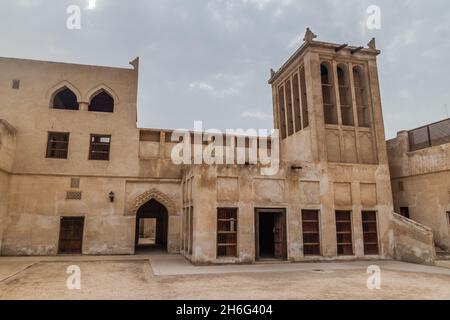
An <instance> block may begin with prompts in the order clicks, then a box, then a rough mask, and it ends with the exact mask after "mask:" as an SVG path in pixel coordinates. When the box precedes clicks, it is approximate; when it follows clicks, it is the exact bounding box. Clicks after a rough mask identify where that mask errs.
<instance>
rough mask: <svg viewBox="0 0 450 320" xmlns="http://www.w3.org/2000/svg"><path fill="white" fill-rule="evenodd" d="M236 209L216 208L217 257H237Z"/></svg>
mask: <svg viewBox="0 0 450 320" xmlns="http://www.w3.org/2000/svg"><path fill="white" fill-rule="evenodd" d="M237 228H238V220H237V209H236V208H218V209H217V257H237V230H238V229H237Z"/></svg>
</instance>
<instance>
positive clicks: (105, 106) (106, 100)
mask: <svg viewBox="0 0 450 320" xmlns="http://www.w3.org/2000/svg"><path fill="white" fill-rule="evenodd" d="M89 111H95V112H114V98H113V97H112V96H111V95H110V94H109V93H107V92H106V91H105V90H101V91H100V92H99V93H97V94H96V95H95V96H94V97H93V98H92V99H91V102H90V104H89Z"/></svg>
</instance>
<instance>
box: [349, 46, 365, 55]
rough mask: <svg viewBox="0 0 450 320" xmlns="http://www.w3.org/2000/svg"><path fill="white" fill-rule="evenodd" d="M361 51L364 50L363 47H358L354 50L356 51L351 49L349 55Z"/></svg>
mask: <svg viewBox="0 0 450 320" xmlns="http://www.w3.org/2000/svg"><path fill="white" fill-rule="evenodd" d="M362 49H364V47H358V48H356V49H352V51H351V53H352V54H355V53H357V52H358V51H361V50H362Z"/></svg>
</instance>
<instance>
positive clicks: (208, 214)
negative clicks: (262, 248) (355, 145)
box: [183, 162, 394, 263]
mask: <svg viewBox="0 0 450 320" xmlns="http://www.w3.org/2000/svg"><path fill="white" fill-rule="evenodd" d="M295 163H297V162H295ZM292 164H293V162H291V163H285V164H284V165H283V167H282V168H281V170H280V171H279V173H278V174H277V175H275V176H270V177H269V176H261V174H260V171H259V170H260V168H259V167H258V166H226V167H225V166H196V167H193V168H191V169H190V170H189V173H188V174H189V175H193V176H194V183H193V189H194V190H193V192H194V194H195V197H194V205H193V207H194V235H193V252H192V255H190V254H189V253H188V252H187V251H186V250H184V251H183V253H184V254H185V255H186V256H187V257H188V258H190V259H191V260H192V261H193V262H195V263H223V262H236V263H249V262H254V261H255V209H257V208H282V209H285V210H286V214H287V250H288V259H289V260H290V261H305V260H306V261H308V260H331V259H333V260H335V259H337V260H339V259H344V260H345V259H355V258H362V259H365V258H373V257H367V256H365V255H364V243H363V231H362V220H361V211H363V210H368V211H376V212H377V213H378V226H379V229H378V233H379V249H380V254H379V255H378V256H377V258H382V259H383V258H391V257H393V254H394V238H393V237H394V235H393V234H392V232H390V230H391V229H390V228H391V219H392V216H391V213H392V203H391V193H390V189H389V178H388V175H387V174H388V173H387V168H384V170H385V171H384V172H383V171H381V169H380V168H378V167H373V166H365V167H361V168H355V167H353V166H342V165H332V166H331V165H330V166H329V167H326V168H321V167H320V166H319V165H314V164H309V165H308V164H306V163H305V166H304V167H303V169H302V170H293V169H291V165H292ZM324 171H326V172H327V174H324ZM386 186H387V187H386ZM220 207H235V208H238V224H239V226H238V256H237V257H236V258H220V259H217V252H216V240H217V220H216V219H217V214H216V212H217V208H220ZM305 209H312V210H318V211H319V215H320V234H321V253H322V254H321V256H319V257H308V256H306V257H305V256H304V255H303V236H302V223H301V211H302V210H305ZM336 210H349V211H352V223H353V226H352V231H353V244H354V252H355V254H354V256H345V257H341V256H337V249H336V248H337V245H336V222H335V211H336ZM183 236H184V237H186V232H185V231H184V230H183ZM187 238H188V237H186V238H185V239H187Z"/></svg>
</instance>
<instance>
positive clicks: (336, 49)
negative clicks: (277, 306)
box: [334, 43, 348, 52]
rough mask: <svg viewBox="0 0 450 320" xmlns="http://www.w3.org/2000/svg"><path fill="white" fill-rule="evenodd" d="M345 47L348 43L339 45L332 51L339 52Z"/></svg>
mask: <svg viewBox="0 0 450 320" xmlns="http://www.w3.org/2000/svg"><path fill="white" fill-rule="evenodd" d="M347 46H348V43H344V44H342V45H340V46H339V47H336V48H334V51H336V52H339V51H341V50H342V49H344V48H345V47H347Z"/></svg>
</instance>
